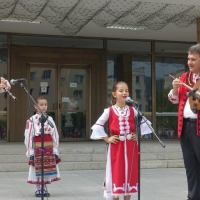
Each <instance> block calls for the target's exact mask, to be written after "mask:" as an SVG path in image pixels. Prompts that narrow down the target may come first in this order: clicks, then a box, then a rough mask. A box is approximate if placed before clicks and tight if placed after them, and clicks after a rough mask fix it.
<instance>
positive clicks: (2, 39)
mask: <svg viewBox="0 0 200 200" xmlns="http://www.w3.org/2000/svg"><path fill="white" fill-rule="evenodd" d="M4 45H7V35H4V34H0V46H4Z"/></svg>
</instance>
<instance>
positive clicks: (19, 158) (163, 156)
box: [0, 152, 182, 163]
mask: <svg viewBox="0 0 200 200" xmlns="http://www.w3.org/2000/svg"><path fill="white" fill-rule="evenodd" d="M60 157H61V159H62V162H105V161H106V154H105V153H103V154H102V153H98V154H62V153H61V154H60ZM180 159H182V153H181V152H173V153H141V160H142V161H145V160H180ZM0 160H1V163H27V162H28V158H27V157H26V155H24V154H23V155H22V154H20V155H14V154H13V155H11V154H7V155H2V154H0Z"/></svg>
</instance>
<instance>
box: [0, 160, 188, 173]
mask: <svg viewBox="0 0 200 200" xmlns="http://www.w3.org/2000/svg"><path fill="white" fill-rule="evenodd" d="M183 167H184V163H183V160H162V161H161V160H150V161H141V163H140V168H141V169H155V168H183ZM105 168H106V162H61V163H59V169H60V171H70V170H104V169H105ZM28 169H29V165H28V164H27V163H2V164H0V172H26V171H27V172H28Z"/></svg>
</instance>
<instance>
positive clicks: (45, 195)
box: [35, 190, 50, 197]
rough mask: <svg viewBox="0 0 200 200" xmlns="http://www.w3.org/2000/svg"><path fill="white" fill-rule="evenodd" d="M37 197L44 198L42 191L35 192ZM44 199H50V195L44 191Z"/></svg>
mask: <svg viewBox="0 0 200 200" xmlns="http://www.w3.org/2000/svg"><path fill="white" fill-rule="evenodd" d="M35 196H36V197H41V196H42V191H41V190H37V191H36V192H35ZM44 197H50V193H48V192H47V191H46V190H44Z"/></svg>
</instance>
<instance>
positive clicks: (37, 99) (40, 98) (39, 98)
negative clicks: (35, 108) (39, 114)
mask: <svg viewBox="0 0 200 200" xmlns="http://www.w3.org/2000/svg"><path fill="white" fill-rule="evenodd" d="M42 99H45V100H46V101H47V98H46V97H44V96H39V97H37V98H36V99H35V102H36V103H38V101H39V100H42Z"/></svg>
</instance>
